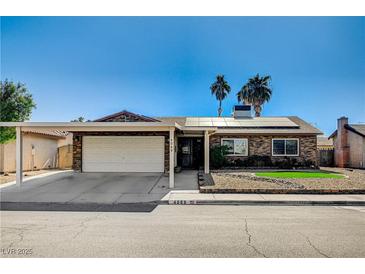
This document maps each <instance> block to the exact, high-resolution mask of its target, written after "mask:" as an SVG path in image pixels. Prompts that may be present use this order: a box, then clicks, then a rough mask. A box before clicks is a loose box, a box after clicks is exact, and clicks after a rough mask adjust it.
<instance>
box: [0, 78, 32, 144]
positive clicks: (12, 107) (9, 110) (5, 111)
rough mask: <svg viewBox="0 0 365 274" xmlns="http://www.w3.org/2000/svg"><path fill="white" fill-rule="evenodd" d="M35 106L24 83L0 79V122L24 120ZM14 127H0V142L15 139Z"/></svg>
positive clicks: (28, 117)
mask: <svg viewBox="0 0 365 274" xmlns="http://www.w3.org/2000/svg"><path fill="white" fill-rule="evenodd" d="M35 107H36V104H35V103H34V101H33V97H32V95H31V94H30V93H29V91H28V89H27V88H26V86H25V85H24V84H21V83H17V84H16V83H14V82H12V81H10V82H9V81H8V80H5V81H0V122H24V121H25V120H29V119H30V115H31V114H32V110H33V109H34V108H35ZM15 135H16V134H15V128H8V127H0V143H5V142H7V141H9V140H12V139H15Z"/></svg>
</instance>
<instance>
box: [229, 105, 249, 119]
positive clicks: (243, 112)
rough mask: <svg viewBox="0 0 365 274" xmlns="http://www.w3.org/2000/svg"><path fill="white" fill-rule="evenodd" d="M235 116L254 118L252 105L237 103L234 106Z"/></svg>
mask: <svg viewBox="0 0 365 274" xmlns="http://www.w3.org/2000/svg"><path fill="white" fill-rule="evenodd" d="M233 117H234V118H238V119H239V118H252V107H251V105H237V106H234V107H233Z"/></svg>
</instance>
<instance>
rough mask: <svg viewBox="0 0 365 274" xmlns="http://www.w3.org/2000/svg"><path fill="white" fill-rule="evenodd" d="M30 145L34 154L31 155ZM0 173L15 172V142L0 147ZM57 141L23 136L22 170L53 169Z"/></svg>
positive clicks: (41, 137) (55, 164)
mask: <svg viewBox="0 0 365 274" xmlns="http://www.w3.org/2000/svg"><path fill="white" fill-rule="evenodd" d="M32 145H33V146H34V150H35V154H34V156H33V155H32ZM0 146H1V148H0V172H13V171H15V140H14V141H12V142H9V143H6V144H2V145H0ZM57 147H58V139H56V138H47V137H43V136H38V135H32V134H24V135H23V170H32V163H33V162H34V165H33V169H42V168H55V167H56V166H57Z"/></svg>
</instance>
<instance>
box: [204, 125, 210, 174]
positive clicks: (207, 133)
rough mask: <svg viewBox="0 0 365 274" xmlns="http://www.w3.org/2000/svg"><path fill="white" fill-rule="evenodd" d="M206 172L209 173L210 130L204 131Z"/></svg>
mask: <svg viewBox="0 0 365 274" xmlns="http://www.w3.org/2000/svg"><path fill="white" fill-rule="evenodd" d="M204 173H205V174H208V173H209V132H208V130H206V131H204Z"/></svg>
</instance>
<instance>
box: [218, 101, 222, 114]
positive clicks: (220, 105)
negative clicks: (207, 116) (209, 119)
mask: <svg viewBox="0 0 365 274" xmlns="http://www.w3.org/2000/svg"><path fill="white" fill-rule="evenodd" d="M222 111H223V109H222V101H221V100H219V108H218V117H221V115H222Z"/></svg>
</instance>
